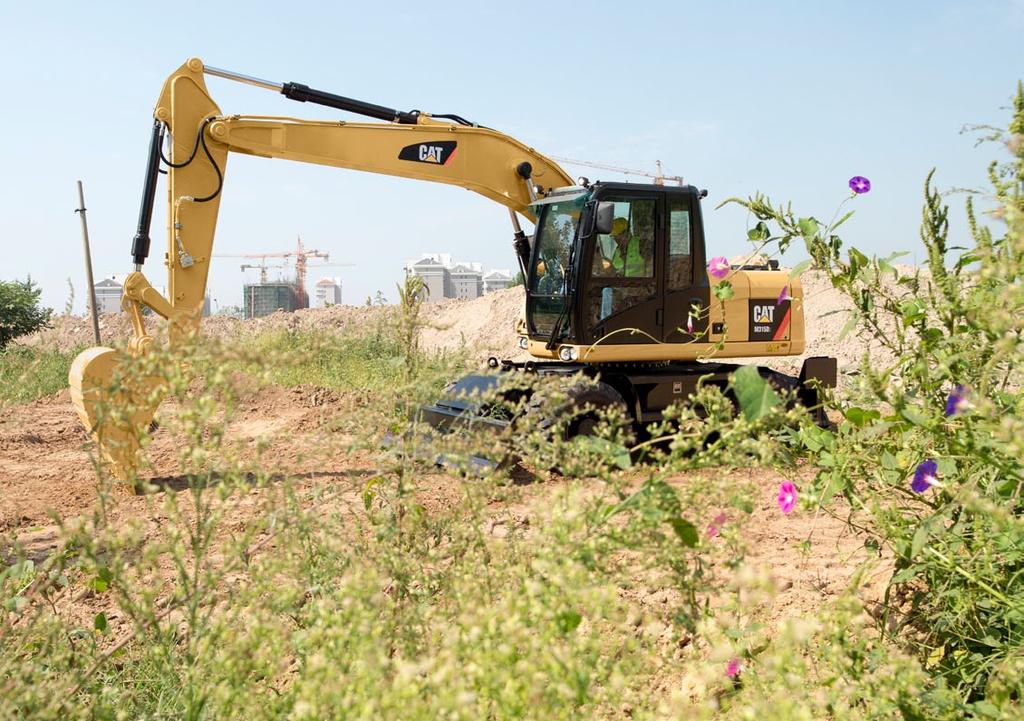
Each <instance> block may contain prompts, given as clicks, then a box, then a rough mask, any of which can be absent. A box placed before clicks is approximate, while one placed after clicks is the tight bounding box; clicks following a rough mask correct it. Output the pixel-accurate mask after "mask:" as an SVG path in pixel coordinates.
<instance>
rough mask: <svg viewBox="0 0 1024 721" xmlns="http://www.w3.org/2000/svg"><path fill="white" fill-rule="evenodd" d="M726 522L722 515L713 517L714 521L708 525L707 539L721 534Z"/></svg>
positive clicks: (724, 516)
mask: <svg viewBox="0 0 1024 721" xmlns="http://www.w3.org/2000/svg"><path fill="white" fill-rule="evenodd" d="M726 520H727V518H726V515H725V514H724V513H719V514H718V515H717V516H715V520H714V521H713V522H711V523H709V524H708V538H714V537H716V536H717V535H718V534H719V533H720V532H721V530H722V526H724V525H725V522H726Z"/></svg>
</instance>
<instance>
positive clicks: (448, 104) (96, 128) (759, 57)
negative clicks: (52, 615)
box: [0, 0, 1024, 312]
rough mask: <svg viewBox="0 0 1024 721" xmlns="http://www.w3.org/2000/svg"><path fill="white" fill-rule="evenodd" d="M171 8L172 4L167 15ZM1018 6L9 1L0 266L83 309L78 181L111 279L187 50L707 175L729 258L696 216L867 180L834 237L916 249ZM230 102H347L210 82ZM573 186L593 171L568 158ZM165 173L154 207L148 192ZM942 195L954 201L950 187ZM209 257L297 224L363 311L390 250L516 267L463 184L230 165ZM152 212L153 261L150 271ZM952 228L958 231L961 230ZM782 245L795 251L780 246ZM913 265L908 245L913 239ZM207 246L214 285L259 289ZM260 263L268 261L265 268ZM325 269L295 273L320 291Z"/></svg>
mask: <svg viewBox="0 0 1024 721" xmlns="http://www.w3.org/2000/svg"><path fill="white" fill-rule="evenodd" d="M178 8H181V9H180V10H178ZM1022 37H1024V2H1022V1H1021V0H988V1H985V0H981V1H979V2H971V3H967V2H936V1H934V0H933V1H931V2H892V1H890V2H876V1H874V0H865V1H863V2H842V3H838V2H819V3H810V2H805V3H798V2H776V3H772V2H757V3H753V2H751V3H741V2H704V3H681V2H646V3H642V2H641V3H637V2H630V3H623V2H594V3H587V4H583V3H557V4H556V3H547V4H545V3H526V4H515V3H504V4H502V5H501V6H500V8H499V7H498V6H494V7H493V9H492V8H491V7H490V6H487V5H484V4H483V3H457V2H445V3H423V2H419V3H401V2H387V3H352V4H347V3H333V4H328V3H323V4H316V3H303V2H298V1H295V2H288V3H281V2H275V3H268V2H255V1H253V2H247V3H244V4H237V5H235V4H229V3H216V4H215V3H196V4H193V5H189V4H188V3H179V4H176V5H175V4H172V5H166V4H165V5H159V6H158V5H156V4H151V3H138V2H134V3H80V2H75V3H70V2H51V3H45V4H44V3H28V2H12V1H11V0H0V61H2V67H4V68H5V69H6V71H7V72H6V73H5V82H4V88H3V91H2V93H0V109H2V112H0V137H3V138H4V140H5V147H4V151H3V156H2V160H0V277H2V278H4V279H9V278H13V277H24V276H25V275H26V274H29V273H31V275H32V276H33V277H34V278H36V279H37V280H38V281H39V282H40V283H41V285H42V287H43V299H44V301H45V302H46V303H47V304H48V305H51V306H53V307H55V308H57V309H58V310H59V309H62V308H63V306H64V302H65V299H66V297H67V280H66V279H67V278H69V277H70V278H71V279H72V281H73V283H74V285H75V288H76V291H77V300H76V311H78V312H82V311H83V310H84V271H83V269H82V260H81V253H82V251H81V238H80V234H79V224H78V219H77V217H76V216H75V214H74V213H73V212H72V211H73V209H74V207H75V205H76V201H75V180H77V179H79V178H81V179H82V180H83V181H84V182H85V186H86V202H87V205H88V209H89V224H90V231H91V235H92V240H93V261H94V266H95V270H96V273H97V275H98V276H103V275H107V274H111V273H123V272H126V271H128V270H130V267H131V260H130V257H129V248H130V244H131V238H132V235H133V232H134V228H135V222H136V216H137V212H138V203H139V197H140V193H141V181H142V175H143V169H144V162H145V153H146V146H147V142H148V136H149V132H150V124H151V112H152V106H153V103H154V101H155V100H156V96H157V94H158V93H159V90H160V85H161V83H162V81H163V78H164V77H165V76H166V75H167V74H168V73H169V72H170V71H172V70H173V69H174V68H176V67H177V66H178V65H179V64H181V63H182V62H183V61H184V60H186V59H187V58H189V57H191V56H199V57H201V58H203V60H204V61H206V62H207V63H209V64H210V65H215V66H218V67H223V68H228V69H232V70H236V71H238V72H242V73H246V74H250V75H255V76H259V77H264V78H268V79H271V80H276V81H282V82H284V81H295V82H302V83H306V84H307V85H310V86H312V87H315V88H319V89H323V90H328V91H332V92H336V93H338V94H342V95H348V96H351V97H355V98H360V99H364V100H369V101H372V102H376V103H379V104H383V105H388V106H392V107H396V108H399V109H403V110H407V109H412V108H419V109H423V110H426V111H429V112H435V113H445V112H453V113H458V114H460V115H463V116H465V117H468V118H470V119H473V120H475V121H477V122H479V123H481V124H484V125H488V126H490V127H494V128H497V129H499V130H503V131H504V132H507V133H509V134H511V135H513V136H514V137H516V138H518V139H520V140H522V141H524V142H526V143H528V144H530V145H533V146H535V147H536V148H538V149H539V150H541V151H542V152H545V153H548V154H551V155H561V156H568V157H573V158H582V159H588V160H594V161H599V162H604V163H611V164H614V165H622V166H628V167H635V168H644V169H651V170H653V167H654V161H655V160H656V159H660V160H661V161H662V162H663V164H664V167H665V170H666V172H668V173H671V174H679V175H683V176H685V177H686V178H687V179H688V180H690V181H691V182H693V183H694V184H695V185H699V186H700V187H704V188H708V189H709V191H710V197H709V198H708V200H707V201H705V203H706V204H705V216H706V227H707V235H708V244H709V246H710V247H711V248H712V252H713V253H715V254H722V255H733V254H736V253H740V252H742V251H744V250H745V249H746V241H745V240H744V238H745V228H746V225H747V218H746V216H745V214H744V213H743V212H742V211H740V210H737V209H723V210H719V211H715V210H714V206H715V205H716V204H717V203H718V202H719V201H720V200H721V199H723V198H725V197H727V196H730V195H747V194H750V193H752V192H754V191H756V190H761V191H764V192H766V193H768V194H769V195H771V197H772V198H774V199H775V200H777V201H782V200H791V201H793V203H794V207H795V208H796V209H798V210H799V212H801V213H802V214H815V215H818V216H824V217H830V216H831V211H832V210H833V209H834V207H835V205H836V204H837V203H838V202H839V201H840V200H841V199H842V198H843V197H844V195H845V194H846V193H847V192H848V191H847V188H846V181H847V179H848V178H849V177H850V176H852V175H865V176H868V177H869V178H871V180H872V183H873V184H874V187H873V189H872V191H871V193H870V194H868V195H867V196H864V197H862V198H860V199H858V202H857V203H856V204H855V207H856V210H857V215H856V217H855V218H854V219H853V220H852V221H850V223H849V224H848V226H847V228H846V233H845V236H846V239H847V241H848V242H852V243H854V244H856V245H858V246H859V247H861V248H862V249H865V250H867V251H869V252H878V253H888V252H891V251H892V250H896V249H905V250H909V251H912V252H913V251H915V250H917V249H918V248H919V247H920V246H919V241H918V238H917V228H918V222H919V218H920V198H921V186H922V183H923V180H924V176H925V174H926V173H927V171H928V169H929V168H931V167H932V166H938V168H939V170H938V173H937V176H936V177H937V181H938V183H939V185H940V187H943V188H949V187H952V186H968V185H979V184H980V183H981V182H982V180H983V178H984V169H985V165H986V163H987V161H988V160H989V159H990V158H991V157H992V156H993V153H994V151H995V149H994V148H992V147H986V148H981V149H975V148H974V147H973V140H972V139H971V138H970V137H968V136H964V135H960V129H961V127H962V126H963V125H964V124H965V123H1000V124H1001V123H1003V122H1004V121H1005V119H1006V115H1007V112H1006V110H1005V107H1006V105H1007V103H1008V102H1009V99H1010V96H1011V95H1012V92H1013V90H1014V88H1015V84H1016V81H1017V79H1018V78H1019V77H1022V76H1024V53H1022V51H1021V38H1022ZM208 85H209V87H210V90H211V94H212V95H213V96H214V98H215V99H216V100H217V101H218V103H219V104H220V106H221V108H222V110H223V111H224V112H226V113H233V112H237V113H267V114H280V115H285V114H289V115H297V116H302V117H320V118H325V117H328V118H329V117H341V114H338V113H333V112H331V111H329V110H328V109H325V108H317V107H315V106H311V105H308V104H305V105H300V104H296V103H293V102H291V101H288V100H286V99H285V98H283V97H282V96H278V95H275V94H274V93H270V92H266V91H261V90H258V89H255V88H250V87H246V86H241V85H236V84H234V83H230V82H228V81H224V80H219V79H216V78H210V79H208ZM567 169H568V170H569V172H570V173H572V174H574V175H576V174H585V175H588V176H589V177H590V178H591V179H598V178H600V179H607V180H619V179H622V178H621V176H617V175H615V174H614V173H610V172H605V171H594V170H586V169H581V168H572V167H568V166H567ZM165 197H166V196H165V193H164V191H163V190H162V189H161V191H160V192H159V193H158V195H157V198H158V201H162V199H163V198H165ZM953 202H954V203H955V204H956V205H957V206H960V205H961V204H962V200H961V199H959V198H955V199H954V200H953ZM221 208H222V210H221V218H220V223H219V227H218V239H217V243H216V246H215V253H246V252H262V251H276V250H283V249H288V248H290V247H291V246H292V245H293V244H294V241H295V237H296V234H300V233H301V235H302V237H303V239H304V240H305V241H306V243H307V246H310V247H315V248H319V249H321V250H325V251H328V252H330V254H331V258H332V260H334V261H348V262H352V263H355V264H356V265H355V267H353V268H338V269H330V271H329V273H328V274H330V275H340V276H341V277H342V278H343V280H344V283H345V301H346V302H359V301H361V300H362V299H364V298H365V297H366V296H367V295H369V294H373V293H375V292H376V291H377V290H378V289H382V290H383V291H384V293H385V294H386V295H387V296H389V297H390V298H394V283H395V282H396V281H397V280H398V279H399V278H400V277H401V269H402V266H403V264H404V262H405V260H406V259H407V258H410V257H415V256H418V254H419V253H420V252H423V251H439V252H447V253H451V254H452V255H453V256H455V257H456V258H457V259H465V260H477V261H481V262H483V263H484V264H485V266H487V267H505V268H513V267H514V265H515V260H514V255H513V253H512V250H511V246H510V239H511V232H510V229H509V222H508V216H507V213H506V211H505V210H504V209H503V208H502V207H500V206H498V205H496V204H493V203H491V202H490V201H487V200H485V199H483V198H481V197H479V196H476V195H474V194H472V193H468V192H465V191H463V190H461V189H458V188H452V187H446V186H434V185H431V184H428V183H422V182H416V181H410V180H402V179H395V178H387V177H383V176H377V175H372V174H366V173H356V172H350V171H340V170H334V169H330V168H321V167H314V166H306V165H300V164H296V163H287V162H283V161H268V160H264V159H258V158H250V157H245V156H232V158H231V159H230V161H229V168H228V176H227V179H226V185H225V188H224V198H223V203H222V206H221ZM164 228H165V213H164V210H163V208H162V207H161V206H160V203H159V202H158V208H157V212H156V214H155V216H154V223H153V234H152V235H153V239H154V250H153V253H152V255H151V257H150V260H149V262H148V263H147V264H146V267H145V269H146V272H147V274H148V276H149V277H150V279H151V280H152V281H153V282H154V284H155V285H158V286H162V285H163V284H164V274H165V270H164V268H163V265H162V263H161V262H160V259H161V257H162V254H163V249H164V243H165V235H164ZM954 231H955V232H958V233H960V232H962V231H963V226H962V224H959V223H955V224H954ZM791 253H792V255H791V256H790V257H789V258H787V259H786V260H787V261H789V262H796V261H797V260H799V259H800V256H799V250H795V251H791ZM918 257H920V253H918ZM238 264H239V261H236V260H234V259H223V260H221V261H220V262H219V263H218V264H216V265H215V267H214V268H213V269H212V271H211V288H212V291H213V297H214V298H215V299H216V300H217V302H218V303H219V304H220V305H221V306H223V305H230V304H236V303H239V302H240V300H241V285H242V283H243V281H244V280H245V279H246V278H248V279H254V278H255V277H256V274H255V272H253V271H249V272H248V275H245V276H243V274H242V273H241V272H240V271H239V269H238ZM272 272H276V271H272ZM317 277H318V276H313V277H312V279H311V280H313V281H315V280H316V279H317Z"/></svg>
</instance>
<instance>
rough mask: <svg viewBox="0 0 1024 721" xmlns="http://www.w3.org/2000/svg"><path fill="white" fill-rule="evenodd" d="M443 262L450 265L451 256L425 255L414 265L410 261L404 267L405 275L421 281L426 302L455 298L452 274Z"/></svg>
mask: <svg viewBox="0 0 1024 721" xmlns="http://www.w3.org/2000/svg"><path fill="white" fill-rule="evenodd" d="M444 260H447V261H448V262H449V264H450V262H451V256H440V257H439V256H434V255H426V256H424V257H423V258H421V259H420V260H418V261H416V262H415V263H413V262H411V261H410V262H409V263H408V264H407V265H406V272H407V273H409V274H410V275H415V276H417V277H419V278H420V279H421V280H422V281H423V286H424V287H425V288H426V289H427V298H426V300H427V302H433V301H438V300H441V299H443V298H454V297H455V296H454V288H453V286H452V274H451V271H450V270H449V269H448V266H447V265H446V264H445V263H444V262H443V261H444Z"/></svg>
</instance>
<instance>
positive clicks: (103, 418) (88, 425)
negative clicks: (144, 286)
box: [68, 347, 162, 481]
mask: <svg viewBox="0 0 1024 721" xmlns="http://www.w3.org/2000/svg"><path fill="white" fill-rule="evenodd" d="M131 361H132V358H131V356H128V355H127V354H125V353H124V352H122V351H117V350H114V349H113V348H103V347H96V348H89V349H88V350H85V351H82V352H81V353H80V354H79V355H78V357H77V358H75V361H74V363H72V364H71V370H70V372H69V373H68V383H69V384H70V386H71V402H72V403H73V404H74V406H75V410H76V411H78V417H79V418H81V419H82V423H83V424H84V425H85V429H86V430H87V431H88V432H89V434H90V435H91V436H92V438H93V440H95V441H96V445H97V446H98V448H99V451H100V460H101V462H102V463H103V464H104V465H105V466H106V467H107V469H108V470H109V471H110V473H111V474H112V475H113V476H114V477H115V478H118V479H120V480H122V481H130V480H133V478H134V475H135V471H136V469H137V468H138V462H139V449H140V446H139V435H140V433H141V432H142V431H145V430H146V429H147V428H148V427H149V424H150V422H151V421H152V420H153V415H154V413H155V412H156V408H157V406H158V405H159V404H160V400H161V398H162V393H160V392H159V386H160V380H159V379H158V378H154V377H151V376H141V377H139V376H136V375H133V374H132V373H131V372H130V369H129V366H128V364H129V363H130V362H131Z"/></svg>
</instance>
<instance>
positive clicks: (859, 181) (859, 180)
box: [850, 175, 871, 195]
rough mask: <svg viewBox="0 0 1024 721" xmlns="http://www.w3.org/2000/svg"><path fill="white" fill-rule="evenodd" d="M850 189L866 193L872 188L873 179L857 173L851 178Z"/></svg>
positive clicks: (859, 193)
mask: <svg viewBox="0 0 1024 721" xmlns="http://www.w3.org/2000/svg"><path fill="white" fill-rule="evenodd" d="M850 190H852V191H853V192H854V193H856V194H857V195H863V194H864V193H866V192H868V191H869V190H871V181H870V180H868V179H867V178H865V177H864V176H863V175H855V176H853V177H852V178H850Z"/></svg>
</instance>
